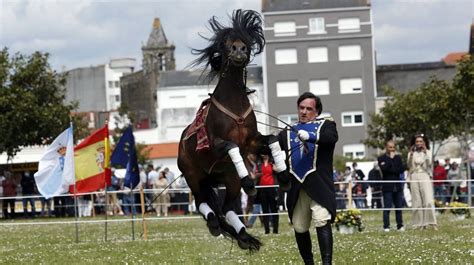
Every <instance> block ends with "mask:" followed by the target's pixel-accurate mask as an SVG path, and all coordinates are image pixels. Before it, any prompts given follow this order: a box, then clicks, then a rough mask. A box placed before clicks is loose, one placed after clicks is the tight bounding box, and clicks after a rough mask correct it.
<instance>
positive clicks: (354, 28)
mask: <svg viewBox="0 0 474 265" xmlns="http://www.w3.org/2000/svg"><path fill="white" fill-rule="evenodd" d="M337 28H338V31H339V33H350V32H359V31H360V20H359V19H358V18H342V19H339V20H338V21H337Z"/></svg>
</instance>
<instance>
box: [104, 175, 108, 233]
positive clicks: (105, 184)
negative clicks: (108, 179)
mask: <svg viewBox="0 0 474 265" xmlns="http://www.w3.org/2000/svg"><path fill="white" fill-rule="evenodd" d="M104 191H105V207H104V209H105V211H104V212H105V241H106V242H107V216H108V214H107V207H108V206H109V195H108V194H107V183H104Z"/></svg>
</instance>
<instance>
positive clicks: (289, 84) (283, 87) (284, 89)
mask: <svg viewBox="0 0 474 265" xmlns="http://www.w3.org/2000/svg"><path fill="white" fill-rule="evenodd" d="M276 93H277V97H296V96H298V95H299V90H298V82H296V81H285V82H277V83H276Z"/></svg>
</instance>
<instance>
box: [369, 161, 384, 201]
mask: <svg viewBox="0 0 474 265" xmlns="http://www.w3.org/2000/svg"><path fill="white" fill-rule="evenodd" d="M381 180H382V173H381V172H380V168H379V164H378V162H374V167H373V168H372V169H371V170H370V171H369V181H371V182H369V186H370V189H371V191H372V208H377V209H378V208H382V184H381V183H380V181H381ZM372 181H374V182H372ZM375 181H377V182H375Z"/></svg>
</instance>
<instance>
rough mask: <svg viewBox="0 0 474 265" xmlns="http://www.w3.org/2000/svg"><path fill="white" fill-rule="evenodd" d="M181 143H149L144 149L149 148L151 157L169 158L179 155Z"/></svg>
mask: <svg viewBox="0 0 474 265" xmlns="http://www.w3.org/2000/svg"><path fill="white" fill-rule="evenodd" d="M178 146H179V143H162V144H149V145H147V147H145V149H144V150H149V151H150V153H149V158H150V159H157V158H169V157H178Z"/></svg>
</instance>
